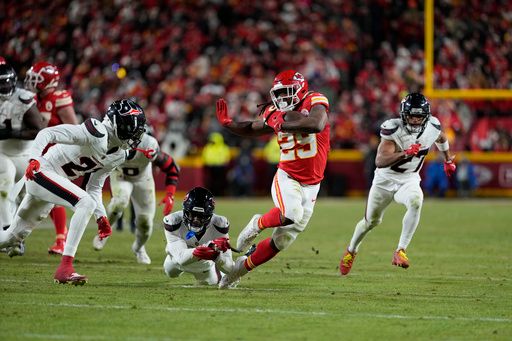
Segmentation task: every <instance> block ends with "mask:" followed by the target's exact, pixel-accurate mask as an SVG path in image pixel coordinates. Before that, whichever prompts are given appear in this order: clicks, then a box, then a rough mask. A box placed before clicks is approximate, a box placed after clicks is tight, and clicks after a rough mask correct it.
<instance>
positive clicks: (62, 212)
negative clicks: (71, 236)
mask: <svg viewBox="0 0 512 341" xmlns="http://www.w3.org/2000/svg"><path fill="white" fill-rule="evenodd" d="M59 79H60V74H59V69H58V68H57V67H56V66H55V65H52V64H50V63H48V62H37V63H35V64H34V65H32V67H31V68H30V69H29V70H28V71H27V74H26V76H25V88H26V89H28V90H30V91H33V92H35V93H36V94H37V96H36V97H37V108H38V109H39V111H40V112H41V114H42V115H43V116H44V117H45V118H46V120H47V121H48V127H53V126H56V125H59V124H78V119H77V117H76V113H75V109H74V108H73V99H72V98H71V94H70V93H69V92H68V91H67V90H57V86H58V84H59ZM50 217H51V218H52V220H53V224H54V225H55V234H56V239H55V242H54V244H53V245H52V246H50V248H49V249H48V253H50V254H58V255H61V254H62V252H64V244H65V242H66V235H67V226H66V209H65V208H64V207H63V206H55V207H54V208H53V210H52V211H51V212H50Z"/></svg>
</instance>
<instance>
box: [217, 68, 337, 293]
mask: <svg viewBox="0 0 512 341" xmlns="http://www.w3.org/2000/svg"><path fill="white" fill-rule="evenodd" d="M270 96H271V98H272V103H273V105H267V106H266V107H265V108H263V110H262V112H263V119H257V120H254V121H243V122H236V121H233V120H232V119H231V117H230V116H229V114H228V107H227V104H226V102H225V101H224V99H219V100H218V101H217V119H218V120H219V122H220V123H221V124H222V125H223V126H224V127H225V128H227V129H228V130H229V131H231V132H232V133H234V134H237V135H241V136H259V135H264V134H271V133H275V134H276V135H277V140H278V143H279V147H280V149H281V157H280V161H279V165H278V170H277V172H276V175H275V176H274V181H273V183H272V189H271V192H272V199H273V200H274V204H275V207H273V208H272V209H270V210H269V211H268V212H267V213H265V214H263V215H260V214H256V215H255V216H253V217H252V219H251V220H250V221H249V223H248V224H247V226H246V227H245V228H244V229H243V230H242V232H241V233H240V235H239V236H238V241H237V249H238V250H241V251H244V250H245V249H247V248H248V247H249V246H250V245H251V244H252V242H253V241H254V239H255V238H256V237H257V236H258V234H259V233H260V232H261V231H263V230H264V229H266V228H273V233H272V237H270V238H266V239H264V240H262V241H261V242H260V243H259V244H258V245H257V246H256V250H255V251H254V253H252V254H251V255H249V256H242V257H240V258H238V259H237V260H236V262H235V267H234V269H233V271H232V272H231V273H229V274H227V275H226V276H224V277H223V278H222V280H221V282H220V284H219V287H220V288H221V289H222V288H227V287H229V285H231V284H232V283H234V282H236V281H237V280H238V279H239V278H240V277H241V276H243V275H245V274H247V273H248V272H249V271H251V270H252V269H254V268H255V267H257V266H259V265H261V264H263V263H265V262H267V261H269V260H270V259H272V258H273V257H275V256H276V255H277V254H278V253H279V252H280V251H282V250H284V249H286V248H287V247H288V246H290V245H291V244H292V243H293V241H294V240H295V238H297V235H298V234H299V233H301V232H302V231H304V229H305V228H306V225H307V224H308V221H309V219H310V218H311V215H312V214H313V208H314V206H315V201H316V197H317V194H318V190H319V189H320V182H321V181H322V179H323V177H324V170H325V165H326V161H327V153H328V151H329V130H330V127H329V124H328V119H327V112H328V110H329V101H328V100H327V98H326V97H325V96H324V95H322V94H321V93H318V92H312V91H308V82H307V81H306V80H305V79H304V76H302V74H300V73H299V72H296V71H294V70H287V71H283V72H281V73H279V74H278V75H277V76H276V78H275V79H274V83H273V86H272V89H271V90H270ZM287 115H288V117H286V116H287ZM285 117H286V118H285Z"/></svg>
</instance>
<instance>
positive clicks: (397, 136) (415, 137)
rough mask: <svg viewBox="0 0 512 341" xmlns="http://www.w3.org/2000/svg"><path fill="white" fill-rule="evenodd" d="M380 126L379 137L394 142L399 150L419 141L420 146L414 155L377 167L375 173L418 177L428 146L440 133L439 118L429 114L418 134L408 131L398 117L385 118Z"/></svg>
mask: <svg viewBox="0 0 512 341" xmlns="http://www.w3.org/2000/svg"><path fill="white" fill-rule="evenodd" d="M380 128H381V130H380V136H381V138H383V139H385V140H389V141H393V142H395V143H396V145H397V146H398V148H399V149H400V150H406V149H408V148H409V147H410V146H411V145H412V144H415V143H420V144H421V148H420V151H419V152H418V154H417V155H415V156H412V157H408V158H405V159H403V160H401V161H399V162H397V163H395V164H393V165H391V166H389V167H385V168H377V169H376V170H375V175H379V176H383V177H385V178H391V179H395V178H397V177H398V178H401V177H403V176H404V175H416V176H418V177H419V175H418V174H419V171H420V169H421V167H422V166H423V161H424V160H425V157H426V156H427V154H428V151H429V149H430V147H431V146H432V145H433V144H434V142H435V141H436V140H437V139H438V138H439V135H440V134H441V123H440V122H439V120H438V119H437V118H436V117H434V116H430V118H429V120H428V122H427V124H426V127H425V129H424V130H423V132H422V133H420V134H415V133H414V134H411V133H409V131H407V129H406V128H405V126H404V124H403V122H402V120H401V119H400V118H393V119H390V120H387V121H385V122H384V123H382V125H381V127H380Z"/></svg>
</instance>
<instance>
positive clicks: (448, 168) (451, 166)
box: [444, 159, 457, 177]
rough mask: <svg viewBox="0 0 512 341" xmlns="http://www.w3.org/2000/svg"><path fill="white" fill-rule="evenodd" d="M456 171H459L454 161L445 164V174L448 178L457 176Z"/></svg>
mask: <svg viewBox="0 0 512 341" xmlns="http://www.w3.org/2000/svg"><path fill="white" fill-rule="evenodd" d="M455 170H457V166H456V165H455V162H453V159H451V160H448V161H445V162H444V174H446V176H447V177H451V176H452V175H453V174H455Z"/></svg>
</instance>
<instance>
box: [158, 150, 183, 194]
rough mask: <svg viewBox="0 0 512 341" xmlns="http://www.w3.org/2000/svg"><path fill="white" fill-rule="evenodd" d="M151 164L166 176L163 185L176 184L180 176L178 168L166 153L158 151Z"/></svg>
mask: <svg viewBox="0 0 512 341" xmlns="http://www.w3.org/2000/svg"><path fill="white" fill-rule="evenodd" d="M153 163H154V164H155V165H156V166H157V167H158V168H160V170H162V172H164V173H165V174H166V176H165V185H166V186H169V185H174V186H176V185H177V184H178V178H179V175H180V168H179V166H178V165H177V164H176V162H175V161H174V159H173V158H172V157H171V156H170V155H169V154H167V153H164V152H162V151H159V153H158V156H157V157H156V159H155V161H153Z"/></svg>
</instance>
